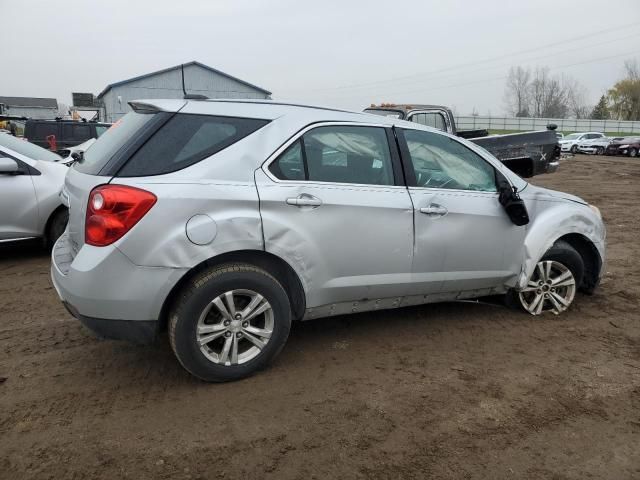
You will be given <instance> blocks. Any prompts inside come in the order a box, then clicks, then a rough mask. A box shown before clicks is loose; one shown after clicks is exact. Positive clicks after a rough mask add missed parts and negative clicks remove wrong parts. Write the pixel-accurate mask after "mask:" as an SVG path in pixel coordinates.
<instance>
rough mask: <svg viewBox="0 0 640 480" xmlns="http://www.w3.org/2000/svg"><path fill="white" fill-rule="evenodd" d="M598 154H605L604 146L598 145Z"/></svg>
mask: <svg viewBox="0 0 640 480" xmlns="http://www.w3.org/2000/svg"><path fill="white" fill-rule="evenodd" d="M596 155H604V147H598V149H597V150H596Z"/></svg>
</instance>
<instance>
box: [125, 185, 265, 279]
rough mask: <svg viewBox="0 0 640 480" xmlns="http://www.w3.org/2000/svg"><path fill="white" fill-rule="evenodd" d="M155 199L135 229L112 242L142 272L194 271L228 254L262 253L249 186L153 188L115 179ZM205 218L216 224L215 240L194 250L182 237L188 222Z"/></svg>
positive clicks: (252, 190)
mask: <svg viewBox="0 0 640 480" xmlns="http://www.w3.org/2000/svg"><path fill="white" fill-rule="evenodd" d="M117 180H118V181H117V183H119V184H125V185H126V184H130V185H132V186H136V187H139V188H144V189H145V190H148V191H150V192H152V193H153V194H155V195H156V196H157V197H158V201H157V203H156V204H155V205H154V206H153V207H152V208H151V210H150V211H149V213H147V214H146V215H145V216H144V217H143V218H142V220H140V222H139V223H138V224H136V225H135V226H134V227H133V229H132V230H131V231H130V232H129V233H128V234H127V235H125V236H124V237H123V238H122V239H120V240H119V241H118V242H116V247H117V248H118V249H119V250H120V251H121V252H122V253H123V254H125V255H126V256H127V257H128V258H129V259H130V260H131V261H132V262H133V263H134V264H136V265H142V266H147V267H172V268H184V267H188V268H191V267H194V266H196V265H198V264H199V263H201V262H203V261H205V260H207V259H209V258H212V257H215V256H217V255H221V254H223V253H227V252H230V251H233V250H262V249H263V242H262V227H261V222H260V212H259V209H258V194H257V192H256V187H255V184H254V183H253V182H250V183H249V182H230V181H227V182H223V181H219V180H218V181H215V182H214V181H210V182H209V181H204V180H203V181H200V182H198V183H195V182H193V183H186V182H185V183H170V184H165V183H158V182H157V180H154V179H141V178H136V179H124V178H122V179H117ZM195 215H207V216H209V217H210V218H211V219H212V221H213V222H215V231H216V233H215V237H214V238H213V240H212V241H211V242H210V243H208V244H206V245H196V244H195V243H193V242H192V241H190V240H189V238H188V237H187V231H186V228H187V222H188V221H189V219H190V218H192V217H193V216H195Z"/></svg>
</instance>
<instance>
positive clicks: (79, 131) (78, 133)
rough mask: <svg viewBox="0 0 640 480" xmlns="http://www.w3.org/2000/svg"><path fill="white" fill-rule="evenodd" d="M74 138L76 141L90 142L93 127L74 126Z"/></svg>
mask: <svg viewBox="0 0 640 480" xmlns="http://www.w3.org/2000/svg"><path fill="white" fill-rule="evenodd" d="M73 138H75V139H76V140H89V139H90V138H91V127H90V126H89V125H74V126H73Z"/></svg>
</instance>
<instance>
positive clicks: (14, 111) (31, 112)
mask: <svg viewBox="0 0 640 480" xmlns="http://www.w3.org/2000/svg"><path fill="white" fill-rule="evenodd" d="M4 114H5V115H16V116H18V117H28V118H44V119H53V118H56V115H57V114H58V109H57V108H37V107H15V106H14V107H5V110H4Z"/></svg>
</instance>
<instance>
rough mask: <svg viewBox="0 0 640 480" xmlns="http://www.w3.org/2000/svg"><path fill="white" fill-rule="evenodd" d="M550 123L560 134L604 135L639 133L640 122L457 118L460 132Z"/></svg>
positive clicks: (543, 126) (536, 127) (538, 126)
mask: <svg viewBox="0 0 640 480" xmlns="http://www.w3.org/2000/svg"><path fill="white" fill-rule="evenodd" d="M550 123H555V124H556V125H557V126H558V131H560V132H565V133H567V132H569V133H571V132H602V133H620V132H623V133H639V134H640V121H624V120H590V119H575V118H519V117H485V116H475V117H474V116H470V117H456V126H457V128H458V129H459V130H474V129H479V128H486V129H487V130H513V131H531V130H544V129H546V128H547V125H548V124H550Z"/></svg>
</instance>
